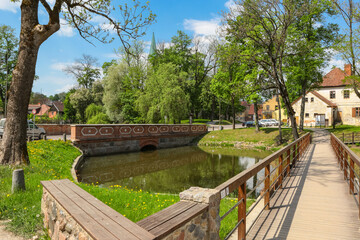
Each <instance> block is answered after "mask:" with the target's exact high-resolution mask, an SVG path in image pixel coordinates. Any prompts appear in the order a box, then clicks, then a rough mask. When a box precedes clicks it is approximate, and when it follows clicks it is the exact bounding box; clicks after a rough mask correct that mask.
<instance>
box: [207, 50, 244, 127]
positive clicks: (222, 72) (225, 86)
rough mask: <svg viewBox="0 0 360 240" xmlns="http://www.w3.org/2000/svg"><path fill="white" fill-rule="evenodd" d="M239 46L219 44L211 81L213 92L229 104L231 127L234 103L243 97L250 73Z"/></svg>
mask: <svg viewBox="0 0 360 240" xmlns="http://www.w3.org/2000/svg"><path fill="white" fill-rule="evenodd" d="M241 47H242V46H240V45H239V44H236V43H227V44H224V45H223V46H220V48H219V51H218V59H219V60H218V65H219V69H218V72H217V74H216V75H215V77H214V78H213V80H212V82H211V89H212V90H213V92H215V94H216V95H217V96H218V97H220V98H221V99H223V100H224V101H226V102H227V103H228V104H230V105H231V110H232V111H231V112H232V123H233V129H235V114H236V109H235V105H236V103H239V101H240V98H244V97H245V91H244V90H245V88H246V85H247V82H246V76H247V75H248V74H250V72H251V68H250V65H248V63H247V62H246V61H245V58H241V53H240V52H241Z"/></svg>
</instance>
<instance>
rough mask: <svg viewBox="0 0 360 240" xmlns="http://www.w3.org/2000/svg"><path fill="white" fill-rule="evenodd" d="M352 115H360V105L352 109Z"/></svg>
mask: <svg viewBox="0 0 360 240" xmlns="http://www.w3.org/2000/svg"><path fill="white" fill-rule="evenodd" d="M352 116H353V117H360V107H356V108H353V109H352Z"/></svg>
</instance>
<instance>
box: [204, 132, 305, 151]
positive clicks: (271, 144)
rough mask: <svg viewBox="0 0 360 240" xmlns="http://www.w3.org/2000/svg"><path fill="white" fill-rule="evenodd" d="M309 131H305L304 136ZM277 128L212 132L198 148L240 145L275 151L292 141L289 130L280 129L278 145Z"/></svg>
mask: <svg viewBox="0 0 360 240" xmlns="http://www.w3.org/2000/svg"><path fill="white" fill-rule="evenodd" d="M308 131H310V130H305V132H303V133H301V134H304V133H306V132H308ZM278 135H279V129H278V128H261V129H260V131H259V132H256V131H255V128H239V129H227V130H222V131H212V132H209V133H207V134H206V135H205V136H204V137H203V138H201V139H200V140H199V143H198V145H199V146H228V147H229V146H230V147H231V146H236V144H237V143H239V142H240V143H241V144H240V146H242V148H250V149H258V150H264V149H267V150H271V151H273V150H277V149H278V148H279V147H281V146H285V145H287V144H288V143H290V142H291V141H293V136H292V132H291V128H283V129H282V137H283V142H282V144H279V140H278Z"/></svg>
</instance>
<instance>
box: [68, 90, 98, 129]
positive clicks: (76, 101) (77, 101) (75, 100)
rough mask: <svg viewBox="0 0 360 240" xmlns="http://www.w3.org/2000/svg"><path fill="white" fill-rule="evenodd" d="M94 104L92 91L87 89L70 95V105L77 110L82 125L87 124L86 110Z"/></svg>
mask: <svg viewBox="0 0 360 240" xmlns="http://www.w3.org/2000/svg"><path fill="white" fill-rule="evenodd" d="M92 102H93V99H92V96H91V94H90V90H89V89H87V88H79V89H77V90H75V92H74V93H73V94H71V95H70V103H71V105H72V106H73V107H74V109H76V115H77V118H78V119H79V120H80V122H81V123H85V122H86V117H85V110H86V108H87V107H88V106H89V105H90V104H91V103H92Z"/></svg>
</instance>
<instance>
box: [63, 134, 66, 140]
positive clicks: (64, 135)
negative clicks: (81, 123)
mask: <svg viewBox="0 0 360 240" xmlns="http://www.w3.org/2000/svg"><path fill="white" fill-rule="evenodd" d="M63 139H64V142H66V133H64V134H63Z"/></svg>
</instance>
